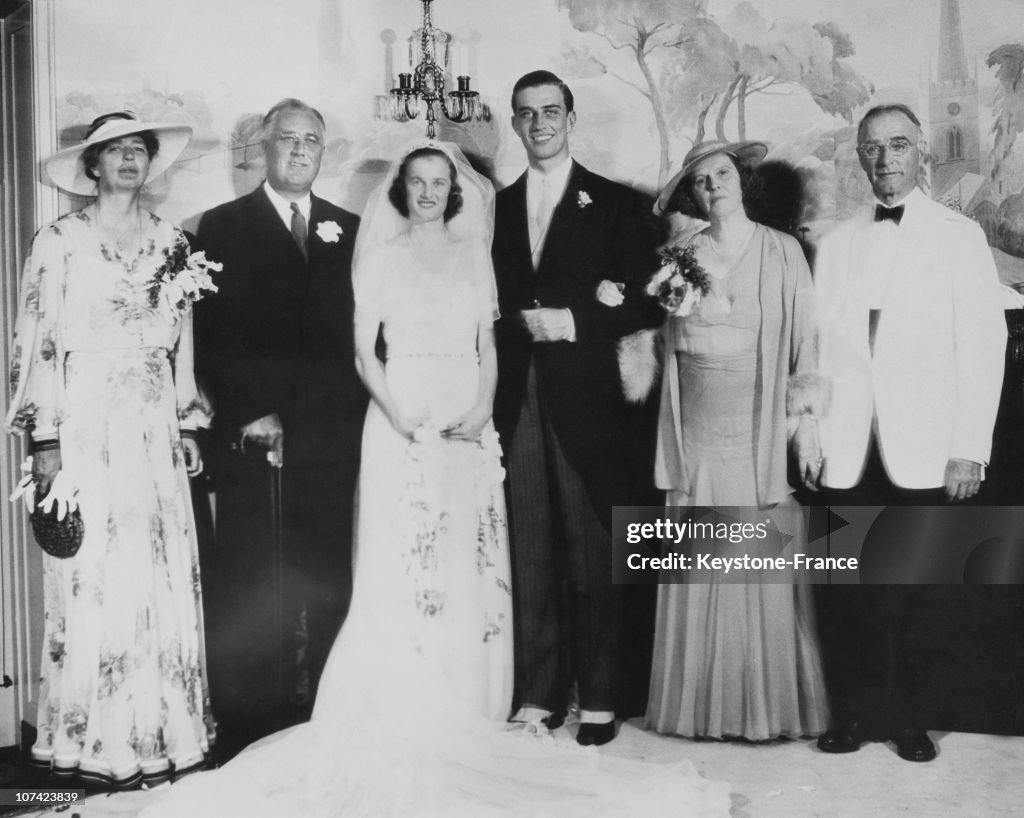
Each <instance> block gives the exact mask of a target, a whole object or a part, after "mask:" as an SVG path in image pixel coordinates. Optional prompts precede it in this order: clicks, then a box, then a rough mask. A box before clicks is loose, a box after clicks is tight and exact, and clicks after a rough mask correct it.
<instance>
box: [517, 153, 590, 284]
mask: <svg viewBox="0 0 1024 818" xmlns="http://www.w3.org/2000/svg"><path fill="white" fill-rule="evenodd" d="M570 161H571V162H572V170H570V171H569V180H568V182H566V185H565V192H564V193H563V194H562V198H561V199H559V200H558V204H556V205H555V209H554V211H553V212H552V214H551V224H550V225H549V226H548V234H547V236H546V238H545V239H544V249H543V250H541V254H540V263H539V264H538V265H537V274H538V275H543V274H544V272H545V271H546V269H547V268H549V267H550V266H551V264H552V258H554V257H556V256H557V255H558V253H559V250H560V248H561V247H562V246H563V245H564V243H565V242H564V239H565V237H566V235H567V234H568V233H569V232H570V231H571V229H572V226H573V225H574V224H575V223H576V222H577V220H578V219H579V211H580V208H579V207H578V206H577V199H578V198H579V195H580V191H581V190H582V189H583V187H584V186H585V180H586V177H587V174H588V171H587V169H586V168H584V167H583V166H582V165H581V164H579V162H577V161H576V160H575V159H572V160H570ZM525 189H526V186H525V185H524V186H523V191H524V197H523V199H524V201H523V213H526V201H525V198H526V197H525ZM527 232H529V231H527ZM527 244H529V237H527Z"/></svg>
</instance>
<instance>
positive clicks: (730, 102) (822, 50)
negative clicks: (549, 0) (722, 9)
mask: <svg viewBox="0 0 1024 818" xmlns="http://www.w3.org/2000/svg"><path fill="white" fill-rule="evenodd" d="M560 3H561V6H562V7H565V8H568V9H569V19H570V21H571V22H572V24H573V26H574V27H575V28H576V29H577V30H579V31H585V32H592V33H595V34H597V35H599V36H601V37H602V38H604V39H605V40H606V41H607V42H608V43H609V44H610V45H611V46H612V48H614V49H627V50H629V51H631V52H632V54H633V56H634V58H635V60H634V61H635V63H636V66H637V68H638V69H639V71H640V74H641V76H642V78H643V85H640V84H639V83H637V82H635V81H634V80H632V79H630V78H628V77H625V76H622V75H621V74H618V73H615V72H613V71H609V73H611V74H613V75H614V76H617V77H618V78H619V79H621V80H623V81H624V82H627V83H628V84H630V85H631V86H633V87H634V88H637V90H639V91H640V92H641V93H642V94H644V96H645V97H646V98H647V99H648V100H649V101H650V103H651V105H652V107H653V109H654V118H655V122H656V124H657V127H658V134H659V138H660V143H661V162H660V179H659V181H660V182H664V180H665V179H666V178H667V174H668V168H669V162H670V156H669V150H670V145H671V142H672V133H671V132H670V128H673V129H675V130H677V131H681V130H682V129H684V128H686V127H689V126H690V125H693V126H694V127H695V133H694V136H693V138H692V141H693V142H694V143H695V144H696V143H699V142H702V141H703V140H704V139H705V138H706V136H707V134H708V130H709V125H708V120H709V119H710V117H711V115H712V113H714V120H713V121H714V126H713V127H714V134H715V137H716V138H718V139H729V138H731V136H732V135H731V134H730V133H729V122H730V119H731V118H732V117H733V116H734V120H735V129H736V130H735V138H738V139H745V138H746V137H747V130H746V129H747V102H748V100H749V99H750V97H751V96H753V95H754V94H795V93H806V94H809V95H810V96H811V98H812V99H813V100H814V102H815V103H816V104H817V105H818V107H819V108H821V110H823V111H824V112H826V113H829V114H833V115H838V116H842V117H843V118H844V119H846V120H847V121H848V122H852V120H853V111H854V109H855V108H857V107H858V106H860V105H863V104H864V103H866V102H867V101H868V100H869V99H870V98H871V95H872V94H873V92H874V88H873V86H872V84H871V83H870V82H869V81H868V80H867V79H866V78H865V77H863V76H862V75H860V74H859V73H857V72H856V71H854V70H853V69H852V68H851V67H850V66H849V65H848V63H847V62H845V60H846V59H847V58H848V57H850V56H852V55H853V53H854V46H853V42H852V40H851V39H850V37H849V35H847V34H846V33H845V32H844V31H842V29H840V28H839V27H838V26H837V25H836V24H835V23H831V22H824V23H817V24H814V25H812V24H810V23H806V22H803V21H800V20H794V19H786V20H777V21H775V22H773V23H771V24H769V22H768V21H767V20H766V19H765V18H764V17H763V16H762V15H761V13H760V12H759V11H758V10H757V9H756V8H755V7H754V6H753V5H752V4H751V3H749V2H741V3H739V4H738V5H737V6H736V7H735V8H734V9H733V11H732V12H731V13H730V14H729V15H728V16H727V17H726V18H725V19H724V21H723V22H722V23H719V21H718V20H716V19H715V18H714V17H712V16H710V15H709V14H708V11H707V2H704V1H703V0H657V2H638V0H560ZM591 59H594V60H595V61H598V62H600V61H599V60H598V59H597V58H595V57H593V55H591ZM604 67H605V68H606V70H607V66H604Z"/></svg>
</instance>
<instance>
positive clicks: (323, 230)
mask: <svg viewBox="0 0 1024 818" xmlns="http://www.w3.org/2000/svg"><path fill="white" fill-rule="evenodd" d="M342 232H343V231H342V229H341V225H340V224H338V223H337V222H336V221H334V220H333V219H332V220H331V221H329V222H320V223H319V224H317V226H316V234H317V235H318V236H319V237H320V241H325V242H327V243H328V244H336V243H337V241H338V238H339V237H340V236H341V234H342Z"/></svg>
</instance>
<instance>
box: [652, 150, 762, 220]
mask: <svg viewBox="0 0 1024 818" xmlns="http://www.w3.org/2000/svg"><path fill="white" fill-rule="evenodd" d="M716 153H725V154H728V155H729V156H731V157H732V158H733V159H735V160H736V161H737V162H739V163H740V164H741V165H751V166H753V165H756V164H757V163H758V162H760V161H761V160H762V159H764V158H765V156H767V155H768V146H767V145H766V144H764V142H724V141H722V140H720V139H714V140H711V141H710V142H701V143H700V144H699V145H694V146H693V147H692V148H690V152H689V153H688V154H686V157H685V158H684V159H683V167H682V168H681V169H680V171H679V173H677V174H676V175H675V176H673V177H672V178H671V179H670V180H669V183H668V184H667V185H665V187H664V188H662V191H661V193H659V194H658V201H656V202H655V203H654V212H655V213H656V214H658V215H659V216H660V215H662V214H663V213H665V211H666V208H667V207H668V205H669V202H671V201H672V195H673V194H674V193H675V192H676V188H677V187H679V183H680V182H682V181H683V179H685V178H686V177H687V175H688V174H689V173H690V172H691V171H692V170H693V169H694V168H695V167H696V166H697V164H698V163H699V162H701V160H703V159H707V158H708V157H709V156H711V155H712V154H716Z"/></svg>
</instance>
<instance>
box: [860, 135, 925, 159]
mask: <svg viewBox="0 0 1024 818" xmlns="http://www.w3.org/2000/svg"><path fill="white" fill-rule="evenodd" d="M912 147H914V143H913V142H911V141H910V140H909V139H904V138H903V137H901V136H898V137H896V138H895V139H890V140H889V141H888V142H885V143H882V142H867V143H865V144H863V145H858V146H857V153H859V154H860V155H861V156H863V157H864V158H865V159H877V158H878V157H879V156H881V155H882V151H883V150H884V151H885V152H886V153H891V154H892V155H893V156H903V154H905V153H906V152H907V151H909V150H910V149H911V148H912Z"/></svg>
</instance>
